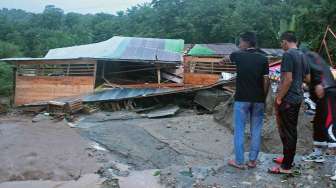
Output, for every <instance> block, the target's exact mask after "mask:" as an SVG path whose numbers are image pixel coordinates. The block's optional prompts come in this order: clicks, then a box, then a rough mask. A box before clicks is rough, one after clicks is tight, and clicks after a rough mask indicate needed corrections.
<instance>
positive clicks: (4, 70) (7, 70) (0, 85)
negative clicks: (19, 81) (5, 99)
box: [0, 41, 22, 96]
mask: <svg viewBox="0 0 336 188" xmlns="http://www.w3.org/2000/svg"><path fill="white" fill-rule="evenodd" d="M21 55H22V53H21V52H20V49H19V47H18V46H16V45H14V44H11V43H8V42H3V41H0V59H1V58H4V57H14V56H21ZM12 76H13V72H12V67H11V66H10V65H9V64H7V63H4V62H1V61H0V95H3V96H9V95H10V94H11V91H12V81H13V78H12Z"/></svg>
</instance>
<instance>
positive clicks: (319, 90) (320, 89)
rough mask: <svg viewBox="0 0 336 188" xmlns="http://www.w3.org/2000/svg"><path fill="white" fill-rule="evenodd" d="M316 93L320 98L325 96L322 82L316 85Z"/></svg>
mask: <svg viewBox="0 0 336 188" xmlns="http://www.w3.org/2000/svg"><path fill="white" fill-rule="evenodd" d="M315 94H316V96H317V97H318V98H319V99H321V98H323V97H324V88H323V86H322V85H321V84H319V85H317V86H315Z"/></svg>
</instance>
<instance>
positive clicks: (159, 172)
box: [153, 170, 161, 176]
mask: <svg viewBox="0 0 336 188" xmlns="http://www.w3.org/2000/svg"><path fill="white" fill-rule="evenodd" d="M160 174H161V171H160V170H157V171H155V172H154V174H153V176H159V175H160Z"/></svg>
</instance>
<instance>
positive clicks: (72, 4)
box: [0, 0, 151, 14]
mask: <svg viewBox="0 0 336 188" xmlns="http://www.w3.org/2000/svg"><path fill="white" fill-rule="evenodd" d="M144 2H151V0H0V8H15V9H23V10H26V11H29V12H37V13H39V12H42V11H43V9H44V7H45V6H46V5H55V6H56V7H59V8H61V9H63V10H64V11H65V12H78V13H83V14H86V13H99V12H105V13H116V12H117V11H119V10H126V9H127V8H129V7H132V6H134V5H137V4H139V3H144Z"/></svg>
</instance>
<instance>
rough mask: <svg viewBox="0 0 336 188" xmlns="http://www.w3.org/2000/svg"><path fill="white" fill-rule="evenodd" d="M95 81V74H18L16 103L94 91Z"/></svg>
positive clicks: (20, 103) (46, 99)
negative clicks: (59, 75)
mask: <svg viewBox="0 0 336 188" xmlns="http://www.w3.org/2000/svg"><path fill="white" fill-rule="evenodd" d="M94 82H95V80H94V77H93V76H62V77H52V76H17V77H16V87H15V105H22V104H28V103H33V102H39V101H48V100H53V99H57V98H61V97H71V96H77V95H81V94H85V93H89V92H93V91H94Z"/></svg>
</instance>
